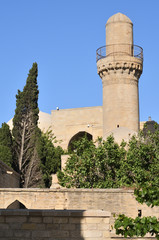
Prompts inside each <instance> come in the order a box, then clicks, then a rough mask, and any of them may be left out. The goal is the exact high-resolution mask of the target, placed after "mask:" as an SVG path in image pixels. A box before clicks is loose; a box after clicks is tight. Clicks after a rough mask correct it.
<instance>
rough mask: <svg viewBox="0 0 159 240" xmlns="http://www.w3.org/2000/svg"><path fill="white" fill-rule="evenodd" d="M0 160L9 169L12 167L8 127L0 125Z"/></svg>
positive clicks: (11, 144) (10, 140) (4, 124)
mask: <svg viewBox="0 0 159 240" xmlns="http://www.w3.org/2000/svg"><path fill="white" fill-rule="evenodd" d="M0 160H1V161H3V162H4V163H6V164H7V165H8V166H9V167H12V165H13V141H12V134H11V131H10V129H9V126H8V125H7V124H6V123H2V127H1V128H0Z"/></svg>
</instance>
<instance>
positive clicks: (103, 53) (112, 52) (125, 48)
mask: <svg viewBox="0 0 159 240" xmlns="http://www.w3.org/2000/svg"><path fill="white" fill-rule="evenodd" d="M121 55H123V56H125V55H127V56H133V57H136V58H139V59H141V60H143V49H142V47H140V46H137V45H132V44H112V45H106V46H103V47H100V48H98V49H97V50H96V61H98V60H100V59H102V58H106V57H108V56H121Z"/></svg>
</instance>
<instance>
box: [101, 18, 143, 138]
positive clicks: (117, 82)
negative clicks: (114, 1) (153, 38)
mask: <svg viewBox="0 0 159 240" xmlns="http://www.w3.org/2000/svg"><path fill="white" fill-rule="evenodd" d="M142 67H143V50H142V48H141V47H139V46H136V45H133V24H132V22H131V20H130V19H129V18H128V17H127V16H125V15H124V14H121V13H117V14H115V15H113V16H112V17H110V18H109V19H108V21H107V23H106V46H104V47H101V48H99V49H97V69H98V74H99V76H100V77H101V79H102V84H103V137H107V136H108V135H110V134H112V133H113V134H114V135H116V136H117V138H118V139H117V141H120V140H121V139H122V138H124V139H127V138H128V136H130V135H131V134H133V133H135V132H138V130H139V94H138V81H139V78H140V75H141V73H142ZM119 135H120V136H119ZM116 136H115V137H116Z"/></svg>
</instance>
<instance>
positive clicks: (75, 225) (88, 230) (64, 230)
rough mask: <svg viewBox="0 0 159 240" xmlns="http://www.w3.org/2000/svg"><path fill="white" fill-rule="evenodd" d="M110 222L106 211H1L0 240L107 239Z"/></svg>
mask: <svg viewBox="0 0 159 240" xmlns="http://www.w3.org/2000/svg"><path fill="white" fill-rule="evenodd" d="M109 220H110V213H109V212H106V211H84V210H80V211H76V210H74V211H73V210H63V211H61V210H59V211H58V210H1V211H0V229H1V231H0V239H3V240H11V239H12V240H18V239H23V240H30V239H34V240H42V239H43V240H51V239H52V240H53V239H56V240H62V239H65V240H73V239H76V240H92V239H96V240H104V239H110V229H109Z"/></svg>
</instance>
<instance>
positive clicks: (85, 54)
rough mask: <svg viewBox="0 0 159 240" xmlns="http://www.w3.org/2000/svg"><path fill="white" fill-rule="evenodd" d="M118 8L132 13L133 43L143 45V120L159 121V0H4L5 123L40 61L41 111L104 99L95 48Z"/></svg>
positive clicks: (0, 118)
mask: <svg viewBox="0 0 159 240" xmlns="http://www.w3.org/2000/svg"><path fill="white" fill-rule="evenodd" d="M117 12H121V13H123V14H125V15H127V16H128V17H129V18H130V19H131V21H132V22H133V24H134V44H136V45H140V46H141V47H143V49H144V71H143V74H142V76H141V78H140V83H139V93H140V95H139V97H140V120H141V121H145V120H147V119H148V116H151V117H152V119H153V120H156V121H157V122H159V110H158V105H159V1H158V0H153V1H148V0H140V1H139V0H138V1H137V0H133V1H128V0H111V1H107V0H14V1H13V0H0V81H1V87H0V113H1V114H0V124H1V123H2V122H7V121H9V120H10V119H11V118H12V117H13V116H14V111H15V107H16V98H15V95H16V93H17V90H18V89H20V90H22V89H23V87H24V85H25V82H26V78H27V74H28V71H29V69H30V68H31V66H32V63H33V62H35V61H36V62H37V63H38V68H39V76H38V85H39V91H40V93H39V108H40V110H41V111H43V112H47V113H51V110H53V109H56V107H57V106H58V107H59V108H61V109H62V108H77V107H88V106H99V105H102V83H101V79H100V78H99V76H98V75H97V68H96V49H97V48H98V47H100V46H103V45H105V23H106V22H107V20H108V18H109V17H110V16H112V15H113V14H115V13H117Z"/></svg>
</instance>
